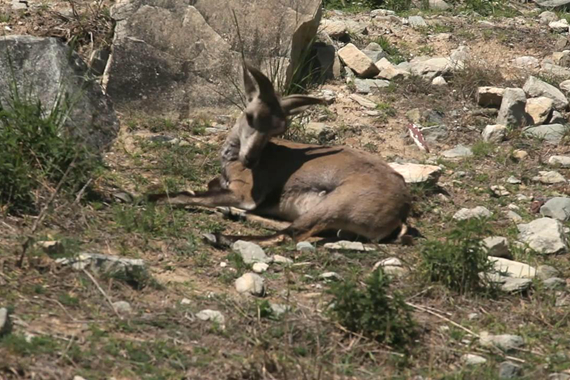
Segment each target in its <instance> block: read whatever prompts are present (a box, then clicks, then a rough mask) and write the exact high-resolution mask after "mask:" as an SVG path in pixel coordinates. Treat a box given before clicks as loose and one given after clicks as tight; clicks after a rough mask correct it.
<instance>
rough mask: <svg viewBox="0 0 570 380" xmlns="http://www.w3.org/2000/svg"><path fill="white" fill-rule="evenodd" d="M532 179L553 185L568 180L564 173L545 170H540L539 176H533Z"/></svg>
mask: <svg viewBox="0 0 570 380" xmlns="http://www.w3.org/2000/svg"><path fill="white" fill-rule="evenodd" d="M532 180H533V181H536V182H540V183H543V184H545V185H553V184H557V183H565V182H566V178H565V177H564V176H563V175H562V174H560V173H558V172H555V171H543V170H541V171H539V172H538V175H537V176H535V177H532Z"/></svg>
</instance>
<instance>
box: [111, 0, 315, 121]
mask: <svg viewBox="0 0 570 380" xmlns="http://www.w3.org/2000/svg"><path fill="white" fill-rule="evenodd" d="M233 12H235V15H236V18H237V22H238V25H239V32H240V33H239V34H238V33H237V27H236V23H235V21H234V14H233ZM111 16H112V17H113V19H114V20H115V21H116V27H115V36H114V40H113V49H112V53H111V59H110V61H109V64H108V65H107V68H106V70H105V75H104V83H105V85H106V89H107V92H108V93H109V95H110V96H111V98H112V99H113V101H115V103H116V104H117V106H118V107H121V108H123V107H125V108H129V109H135V110H141V111H145V112H147V113H154V114H161V115H169V116H171V117H187V116H188V115H189V114H191V113H192V112H193V111H194V110H196V109H208V108H210V109H213V108H215V109H219V108H220V107H221V106H225V105H230V104H233V103H237V104H239V103H240V102H241V101H242V100H243V95H242V93H241V88H242V85H241V72H242V70H241V67H242V63H241V52H242V49H243V52H244V54H245V57H246V59H247V60H249V61H250V62H251V63H252V64H253V65H254V66H257V67H260V68H261V70H262V71H264V72H265V73H266V74H267V75H268V76H269V77H270V78H271V79H273V80H274V83H277V84H283V83H289V82H290V81H291V79H292V77H293V74H294V70H295V69H296V68H297V66H298V65H299V62H300V61H301V58H302V57H301V56H302V54H303V51H304V49H305V48H306V47H307V46H308V45H309V44H310V42H311V40H312V39H313V38H314V36H315V35H316V32H317V29H318V26H319V21H320V17H321V0H306V1H303V2H299V1H296V0H167V1H164V0H119V1H118V2H117V3H116V5H115V6H114V7H113V8H112V11H111ZM240 36H241V38H240ZM242 42H243V44H242ZM278 87H280V86H278Z"/></svg>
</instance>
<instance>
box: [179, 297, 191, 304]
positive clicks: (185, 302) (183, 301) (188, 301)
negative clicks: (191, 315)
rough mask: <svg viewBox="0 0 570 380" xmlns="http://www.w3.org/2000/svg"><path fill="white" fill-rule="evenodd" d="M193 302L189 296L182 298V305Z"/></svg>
mask: <svg viewBox="0 0 570 380" xmlns="http://www.w3.org/2000/svg"><path fill="white" fill-rule="evenodd" d="M191 303H192V301H190V300H189V299H188V298H182V299H181V300H180V304H181V305H190V304H191Z"/></svg>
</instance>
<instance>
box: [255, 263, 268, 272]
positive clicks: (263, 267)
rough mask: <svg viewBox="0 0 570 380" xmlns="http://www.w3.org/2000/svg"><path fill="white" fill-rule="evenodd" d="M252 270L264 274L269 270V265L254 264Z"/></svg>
mask: <svg viewBox="0 0 570 380" xmlns="http://www.w3.org/2000/svg"><path fill="white" fill-rule="evenodd" d="M251 269H253V271H254V272H255V273H263V272H266V271H267V269H269V264H266V263H254V264H253V265H252V266H251Z"/></svg>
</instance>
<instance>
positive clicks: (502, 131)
mask: <svg viewBox="0 0 570 380" xmlns="http://www.w3.org/2000/svg"><path fill="white" fill-rule="evenodd" d="M482 135H483V140H484V141H488V142H495V143H498V142H501V141H503V140H504V139H505V137H506V136H507V127H506V126H505V125H501V124H496V125H487V126H486V127H485V129H483V132H482Z"/></svg>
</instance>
